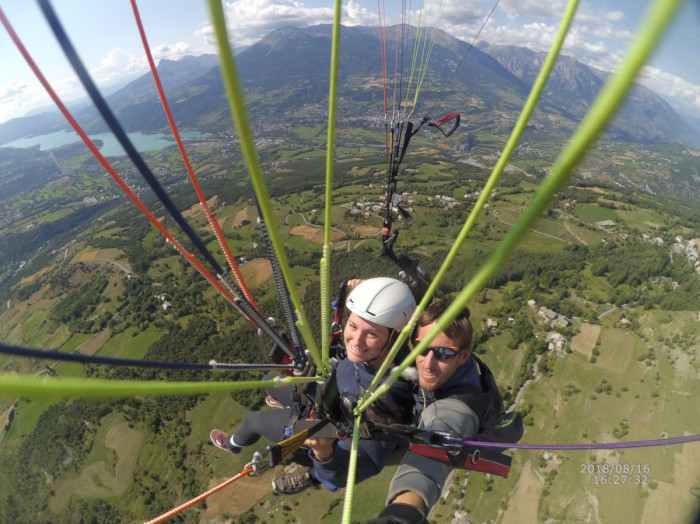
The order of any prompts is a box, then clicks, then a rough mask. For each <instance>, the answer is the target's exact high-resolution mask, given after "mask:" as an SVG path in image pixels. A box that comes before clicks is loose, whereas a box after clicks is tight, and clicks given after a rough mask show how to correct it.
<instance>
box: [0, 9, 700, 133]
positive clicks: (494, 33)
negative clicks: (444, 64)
mask: <svg viewBox="0 0 700 524" xmlns="http://www.w3.org/2000/svg"><path fill="white" fill-rule="evenodd" d="M426 1H427V2H428V4H431V2H432V6H435V5H438V2H439V0H426ZM443 1H444V2H445V6H444V14H443V17H442V21H441V22H440V24H439V27H440V28H441V29H444V30H445V31H447V32H448V33H450V34H452V35H454V36H456V37H458V38H460V39H462V40H465V41H467V42H471V41H472V40H473V38H474V37H475V35H476V34H477V32H478V30H479V28H480V27H481V25H482V24H483V22H484V20H485V19H486V17H487V15H488V13H489V11H490V10H491V8H492V7H493V5H494V3H495V2H496V0H490V1H488V2H485V1H482V0H443ZM406 3H407V4H409V5H412V6H414V7H415V8H417V7H418V6H420V4H421V2H420V1H419V0H407V1H406ZM566 3H567V2H566V1H565V0H500V2H499V3H498V6H497V7H496V10H495V11H494V14H493V16H492V17H491V19H490V20H489V21H488V23H487V24H486V26H485V27H484V30H483V31H482V33H481V35H480V37H479V40H480V41H484V42H488V43H491V44H502V45H518V46H525V47H528V48H530V49H533V50H536V51H547V50H548V49H549V47H550V46H551V43H552V40H553V38H554V36H555V34H556V32H557V29H558V26H559V23H560V19H561V16H562V15H563V13H564V11H565V8H566ZM650 3H651V2H650V0H581V2H580V5H579V9H578V11H577V14H576V19H575V21H574V25H573V27H572V29H571V31H570V32H569V36H568V37H567V40H566V43H565V47H564V50H563V54H565V55H569V56H574V57H576V58H577V59H579V60H580V61H582V62H584V63H586V64H589V65H592V66H595V67H598V68H600V69H603V70H605V71H613V70H614V69H615V67H616V65H617V64H619V61H620V60H621V58H622V57H623V56H624V53H625V50H626V49H627V48H628V46H629V45H630V42H631V41H632V39H633V38H634V34H635V32H636V29H637V28H638V26H639V24H640V22H641V20H642V18H643V16H644V12H645V11H646V9H647V7H648V6H649V4H650ZM52 5H53V8H54V10H55V11H56V13H57V15H58V17H59V19H60V20H61V22H62V23H63V25H64V28H65V29H66V32H67V33H68V35H69V37H70V39H71V41H72V43H73V45H74V46H75V47H76V49H77V50H78V54H79V56H80V57H81V59H82V60H83V62H84V63H85V65H86V67H87V68H88V69H89V71H90V73H91V75H92V78H93V79H94V80H95V81H96V82H97V84H98V85H99V86H100V88H101V89H103V90H105V91H109V89H110V88H112V89H114V88H115V87H117V86H121V85H124V84H125V83H126V82H127V81H130V80H133V79H134V78H136V77H137V76H140V75H142V74H144V73H146V72H147V71H148V63H147V61H146V58H145V54H144V52H143V47H142V43H141V39H140V37H139V35H138V31H137V28H136V24H135V22H134V15H133V11H132V7H131V2H129V1H128V0H99V1H95V0H53V2H52ZM137 5H138V8H139V12H140V15H141V19H142V21H143V24H144V27H145V31H146V34H147V37H148V41H149V44H150V47H151V52H152V53H153V55H154V58H155V59H156V61H158V60H159V59H161V58H169V59H174V60H176V59H179V58H181V57H183V56H186V55H200V54H208V53H209V54H215V53H216V45H215V41H214V35H213V28H212V25H211V21H210V16H209V11H208V3H207V2H206V1H205V0H140V1H139V2H138V3H137ZM397 5H401V2H397V1H388V0H379V1H377V0H345V1H343V13H342V23H343V24H345V25H365V26H376V25H378V23H379V14H378V10H379V8H380V7H379V6H381V10H382V12H383V14H384V19H385V23H386V24H387V25H391V24H394V23H396V21H397V20H398V18H397V16H398V15H397V7H396V6H397ZM0 8H1V9H2V10H3V12H4V13H5V15H6V16H7V18H8V19H9V21H10V23H11V24H12V25H13V27H14V28H15V31H16V32H17V34H18V35H19V37H20V38H21V39H22V41H23V43H24V45H25V46H26V47H27V49H28V50H29V52H30V54H31V55H32V57H33V59H34V60H35V62H37V64H38V66H39V67H40V68H41V70H42V72H43V74H44V75H45V76H46V77H47V78H48V80H49V82H50V83H51V85H52V86H53V88H54V89H55V90H56V91H57V92H58V94H59V96H60V97H61V98H62V100H63V101H64V102H70V101H71V100H76V99H80V98H83V97H85V96H86V93H85V92H84V91H83V89H82V87H81V85H80V83H79V81H78V80H77V77H76V76H75V75H74V73H73V72H72V69H71V67H70V65H69V64H68V62H67V60H66V59H65V58H64V56H63V54H62V52H61V50H60V47H59V46H58V44H57V43H56V40H55V39H54V37H53V34H52V32H51V29H50V28H49V26H48V25H47V23H46V22H45V20H44V18H43V16H42V14H41V11H40V9H39V7H38V5H37V4H36V3H35V2H32V1H30V0H0ZM225 11H226V15H227V25H228V28H229V34H230V39H231V42H232V44H233V46H234V48H241V47H243V46H248V45H251V44H254V43H255V42H256V41H258V40H259V39H260V38H262V37H264V36H265V35H266V34H267V33H269V32H270V31H273V30H274V29H276V28H279V27H282V26H296V27H307V26H310V25H315V24H321V23H331V22H332V18H333V2H331V1H330V0H325V1H322V0H305V1H298V0H234V1H231V2H228V1H227V2H225ZM427 12H428V16H432V14H433V13H435V12H436V8H435V7H429V9H428V11H427ZM412 16H413V17H414V18H413V19H412V20H413V21H415V20H416V19H417V14H413V15H412ZM698 50H700V0H685V3H684V4H683V7H682V8H681V12H680V13H679V16H677V17H676V19H675V21H674V23H673V25H672V26H671V28H670V30H669V32H668V33H667V35H666V36H665V38H664V41H663V42H662V44H661V45H660V47H659V48H658V49H657V51H656V52H655V54H654V56H653V57H652V59H651V60H650V62H649V64H647V66H646V67H645V68H644V71H643V73H642V76H641V77H640V78H639V81H640V82H641V83H643V84H644V85H646V86H647V87H650V88H651V89H653V90H654V91H655V92H657V93H658V94H660V95H662V96H664V97H665V98H666V99H667V100H668V99H670V98H673V99H677V100H681V101H683V102H684V103H685V104H687V105H688V107H691V106H692V108H694V109H695V110H696V111H697V112H698V114H699V115H700V52H699V51H698ZM51 104H52V102H51V100H50V99H49V98H48V96H47V95H46V94H45V92H44V90H43V88H42V87H41V85H40V84H39V82H38V81H37V80H36V78H35V77H34V75H33V73H32V72H31V70H30V69H29V67H28V66H27V64H26V63H25V62H24V59H23V58H22V56H21V55H20V54H19V52H18V51H17V49H16V48H15V46H14V44H13V42H12V40H11V39H10V38H9V36H8V34H7V32H6V31H5V30H4V28H3V27H0V123H2V122H5V121H7V120H9V119H12V118H16V117H20V116H23V115H25V114H27V113H28V112H29V111H36V109H37V108H48V107H49V106H50V105H51Z"/></svg>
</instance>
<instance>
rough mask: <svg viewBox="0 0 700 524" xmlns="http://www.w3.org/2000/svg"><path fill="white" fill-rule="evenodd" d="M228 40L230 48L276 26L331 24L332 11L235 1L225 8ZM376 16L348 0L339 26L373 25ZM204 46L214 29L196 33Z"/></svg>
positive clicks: (273, 1)
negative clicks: (203, 42) (202, 40)
mask: <svg viewBox="0 0 700 524" xmlns="http://www.w3.org/2000/svg"><path fill="white" fill-rule="evenodd" d="M225 13H226V24H227V27H228V30H229V38H230V40H231V43H232V44H233V45H234V46H249V45H252V44H254V43H256V42H257V41H259V40H260V39H261V38H263V37H264V36H265V35H267V34H268V33H270V32H272V31H274V30H275V29H279V28H280V27H285V26H286V27H289V26H291V27H302V28H303V27H309V26H312V25H318V24H330V23H332V22H333V8H331V7H307V6H305V5H304V4H303V3H302V2H297V1H295V0H235V1H233V2H227V3H226V5H225ZM378 21H379V18H378V15H377V14H376V13H374V12H372V11H370V10H368V9H366V8H365V7H362V6H361V5H360V4H359V3H357V2H353V1H352V0H350V1H349V2H347V3H346V4H345V5H344V6H343V12H342V15H341V23H342V24H343V25H347V26H357V25H368V26H372V25H377V23H378ZM196 34H197V36H200V37H202V38H203V39H204V41H205V43H206V44H207V45H215V44H216V40H215V36H214V28H213V26H211V25H207V26H205V27H203V28H202V29H200V30H199V31H197V33H196Z"/></svg>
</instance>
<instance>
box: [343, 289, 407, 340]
mask: <svg viewBox="0 0 700 524" xmlns="http://www.w3.org/2000/svg"><path fill="white" fill-rule="evenodd" d="M345 307H347V308H348V310H349V311H351V312H353V313H355V314H356V315H357V316H358V317H361V318H363V319H365V320H368V321H369V322H374V323H375V324H379V325H380V326H385V327H388V328H391V329H396V330H401V329H403V328H404V327H405V326H406V324H408V321H409V319H410V318H411V315H412V314H413V312H414V311H415V309H416V300H415V298H413V293H411V290H410V289H409V287H408V286H407V285H406V284H404V283H403V282H401V281H399V280H396V279H394V278H388V277H378V278H370V279H368V280H363V281H362V282H361V283H360V284H358V285H357V286H356V287H355V289H353V290H352V291H351V292H350V295H349V296H348V298H347V300H346V301H345Z"/></svg>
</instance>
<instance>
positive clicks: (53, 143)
mask: <svg viewBox="0 0 700 524" xmlns="http://www.w3.org/2000/svg"><path fill="white" fill-rule="evenodd" d="M128 135H129V139H130V140H131V142H132V143H133V144H134V147H135V148H136V149H137V150H138V151H141V152H143V151H157V150H159V149H164V148H166V147H170V146H174V145H175V139H174V138H172V137H171V136H166V135H160V134H156V135H146V134H143V133H128ZM180 135H181V136H182V139H183V140H192V139H196V138H202V137H205V136H206V133H200V132H199V131H185V132H183V133H180ZM90 138H91V139H92V140H98V139H99V140H102V142H103V145H102V147H101V148H100V152H101V153H102V154H103V155H104V156H122V155H125V154H126V153H125V152H124V149H122V146H121V145H120V144H119V142H118V141H117V139H116V138H115V137H114V135H113V134H112V133H99V134H96V135H90ZM75 142H81V139H80V137H79V136H78V134H77V133H75V132H73V131H70V132H68V131H58V132H56V133H50V134H48V135H37V136H31V137H25V138H20V139H17V140H13V141H12V142H8V143H6V144H2V145H1V146H0V147H16V148H26V147H34V146H36V145H39V149H40V150H41V151H50V150H51V149H56V148H57V147H61V146H65V145H68V144H73V143H75ZM85 150H86V151H87V147H86V148H85Z"/></svg>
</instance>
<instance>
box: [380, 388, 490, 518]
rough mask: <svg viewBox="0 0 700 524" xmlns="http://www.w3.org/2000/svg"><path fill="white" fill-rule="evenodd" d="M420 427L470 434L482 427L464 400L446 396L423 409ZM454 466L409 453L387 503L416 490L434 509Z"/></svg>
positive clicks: (395, 476) (393, 481)
mask: <svg viewBox="0 0 700 524" xmlns="http://www.w3.org/2000/svg"><path fill="white" fill-rule="evenodd" d="M420 427H422V428H425V429H428V430H435V431H452V432H455V433H458V434H460V435H465V436H469V435H473V434H474V433H476V430H477V429H478V428H479V417H477V415H476V413H474V412H473V411H472V410H471V408H470V407H469V406H467V405H466V404H465V403H464V402H462V401H460V400H457V399H452V398H446V399H442V400H438V401H436V402H434V403H432V404H431V405H430V406H428V407H427V408H426V409H425V410H424V411H423V414H422V416H421V421H420ZM452 469H453V468H452V466H450V465H449V464H445V463H443V462H440V461H437V460H433V459H430V458H427V457H422V456H420V455H414V454H412V453H410V452H409V453H407V454H406V456H405V458H404V459H403V461H402V462H401V465H400V466H399V469H398V470H397V471H396V474H395V475H394V478H393V479H392V481H391V485H390V486H389V495H388V498H387V504H388V503H390V502H391V501H392V500H394V498H395V497H396V496H397V495H399V494H400V493H403V492H404V491H412V492H414V493H417V494H418V495H420V496H421V497H422V498H423V500H424V502H425V505H426V506H427V507H428V511H430V508H432V507H433V505H434V504H435V503H436V502H437V501H438V499H439V498H440V494H441V493H442V489H443V487H444V485H445V480H446V479H447V477H448V476H449V474H450V472H451V471H452Z"/></svg>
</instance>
